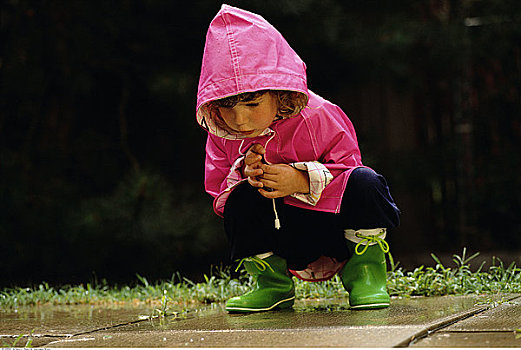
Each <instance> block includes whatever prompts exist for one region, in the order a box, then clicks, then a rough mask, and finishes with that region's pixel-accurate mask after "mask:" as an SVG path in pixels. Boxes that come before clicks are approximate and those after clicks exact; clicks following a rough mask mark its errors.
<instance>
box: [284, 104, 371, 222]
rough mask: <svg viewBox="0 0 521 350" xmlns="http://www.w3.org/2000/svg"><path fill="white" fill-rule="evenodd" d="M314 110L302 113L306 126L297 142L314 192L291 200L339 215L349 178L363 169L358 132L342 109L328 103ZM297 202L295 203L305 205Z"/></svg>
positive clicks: (299, 155)
mask: <svg viewBox="0 0 521 350" xmlns="http://www.w3.org/2000/svg"><path fill="white" fill-rule="evenodd" d="M312 107H313V108H309V109H307V110H305V111H303V112H302V115H303V119H304V123H301V124H300V125H299V127H298V130H296V133H295V134H296V135H298V136H296V137H294V139H293V142H294V144H295V148H296V149H297V158H298V159H301V161H302V162H304V163H305V164H304V165H303V166H301V167H302V168H303V167H304V166H305V167H306V168H307V169H306V170H307V172H308V174H309V175H310V193H309V195H307V196H306V195H293V196H291V198H292V199H293V200H296V201H298V202H300V203H302V204H303V205H304V206H303V207H305V206H306V205H309V206H311V207H317V208H320V209H321V210H322V209H323V208H327V210H331V211H335V212H337V211H338V210H339V206H340V203H341V198H342V196H343V193H344V190H345V188H346V185H347V180H348V179H349V175H350V174H351V172H352V170H354V169H355V168H357V167H361V166H362V167H363V164H362V160H361V155H360V150H359V147H358V142H357V138H356V132H355V130H354V127H353V125H352V123H351V121H350V120H349V118H348V117H347V115H345V113H344V112H343V111H342V110H341V109H340V108H339V107H338V106H336V105H334V104H331V103H327V102H324V103H321V104H316V105H314V106H312ZM310 165H311V166H310ZM302 170H303V169H302ZM315 175H319V176H315ZM293 200H292V201H291V204H295V205H297V206H301V205H298V204H297V203H296V202H294V201H293Z"/></svg>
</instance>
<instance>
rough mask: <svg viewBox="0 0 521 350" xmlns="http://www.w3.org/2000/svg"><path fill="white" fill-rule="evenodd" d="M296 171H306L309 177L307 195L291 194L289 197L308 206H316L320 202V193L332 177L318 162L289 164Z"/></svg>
mask: <svg viewBox="0 0 521 350" xmlns="http://www.w3.org/2000/svg"><path fill="white" fill-rule="evenodd" d="M289 165H291V166H292V167H294V168H295V169H297V170H302V171H307V173H308V176H309V193H306V194H304V193H293V194H292V195H291V196H292V197H294V198H297V199H299V200H301V201H302V202H304V203H307V204H309V205H313V206H314V205H316V204H317V203H318V201H319V200H320V196H321V195H322V191H324V189H325V188H326V186H327V185H329V183H330V182H331V181H332V180H333V175H331V172H330V171H329V169H328V168H326V166H325V165H324V164H322V163H320V162H317V161H312V162H298V163H290V164H289Z"/></svg>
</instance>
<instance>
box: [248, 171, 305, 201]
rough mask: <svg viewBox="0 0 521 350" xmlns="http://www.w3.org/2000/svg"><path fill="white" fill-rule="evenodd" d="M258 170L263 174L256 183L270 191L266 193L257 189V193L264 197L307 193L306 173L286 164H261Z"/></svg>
mask: <svg viewBox="0 0 521 350" xmlns="http://www.w3.org/2000/svg"><path fill="white" fill-rule="evenodd" d="M260 168H261V170H262V172H263V174H262V176H259V177H258V181H259V182H260V183H261V184H262V187H267V188H271V189H272V191H266V190H265V189H264V188H259V193H260V194H261V195H263V196H264V197H266V198H279V197H285V196H289V195H291V194H293V193H309V176H308V174H307V172H304V171H300V170H297V169H295V168H293V167H292V166H290V165H287V164H272V165H267V164H261V166H260ZM255 187H259V186H255Z"/></svg>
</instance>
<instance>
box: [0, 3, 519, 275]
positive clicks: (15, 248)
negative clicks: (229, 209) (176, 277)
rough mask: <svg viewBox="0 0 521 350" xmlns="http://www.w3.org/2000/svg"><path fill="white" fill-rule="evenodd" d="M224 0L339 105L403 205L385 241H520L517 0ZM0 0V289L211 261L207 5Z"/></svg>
mask: <svg viewBox="0 0 521 350" xmlns="http://www.w3.org/2000/svg"><path fill="white" fill-rule="evenodd" d="M228 3H229V4H230V5H234V6H239V7H242V8H245V9H247V10H251V11H253V12H256V13H259V14H261V15H263V16H264V17H265V18H266V19H268V20H269V21H270V22H271V23H272V24H274V25H275V26H276V27H277V28H278V29H279V30H280V31H281V32H282V34H283V35H284V36H285V37H286V38H287V40H288V42H289V43H290V45H292V46H293V47H294V48H295V50H296V51H297V52H298V53H299V55H300V56H301V57H302V58H303V59H304V61H305V62H306V64H307V66H308V78H309V86H310V88H311V89H312V90H314V91H315V92H317V93H319V94H320V95H323V96H324V97H326V98H328V99H330V100H332V101H333V102H335V103H337V104H339V105H340V106H341V107H342V108H343V109H344V110H345V111H346V112H347V113H348V115H349V116H350V117H351V119H352V120H353V122H354V124H355V127H356V128H357V132H358V137H359V142H360V145H361V148H362V152H363V154H364V162H365V163H366V164H367V165H370V166H372V167H374V168H375V169H376V170H378V171H380V172H381V173H383V174H384V175H385V176H386V177H387V179H388V180H389V183H390V186H391V190H392V193H393V195H394V197H395V199H396V200H397V202H398V205H399V206H400V207H401V209H402V212H403V216H402V227H401V228H400V230H399V231H398V232H396V233H397V234H396V235H390V238H389V239H390V241H391V243H395V244H393V249H394V251H395V252H397V253H398V255H399V253H400V252H404V253H406V252H415V251H417V250H424V249H425V248H426V247H429V249H430V250H433V249H435V250H437V251H440V250H447V251H452V250H453V249H454V248H455V247H454V245H456V246H460V247H462V246H472V247H473V249H479V250H481V251H486V250H488V249H519V248H520V247H521V234H520V233H521V219H520V217H519V215H518V213H519V212H520V210H521V175H520V174H521V153H520V152H519V149H521V47H520V43H521V25H520V21H521V5H520V3H519V1H517V0H400V1H386V0H380V1H376V0H374V1H359V0H351V1H341V0H320V1H319V0H298V1H295V0H280V1H271V0H270V1H266V0H241V1H238V0H234V1H229V2H228ZM1 6H2V12H1V24H0V28H1V36H0V235H1V237H2V248H3V249H2V251H3V259H1V260H0V271H2V273H1V275H0V284H4V283H11V282H17V281H26V280H35V279H36V280H41V279H46V280H48V281H51V282H52V281H53V280H55V281H66V282H74V281H82V280H85V279H88V278H91V276H92V274H93V273H95V274H99V275H100V277H108V278H114V279H129V278H130V279H132V278H133V277H134V273H136V272H139V273H141V274H142V275H147V276H150V277H152V278H155V277H156V276H157V277H158V278H159V277H162V278H165V277H169V276H170V275H171V274H172V273H173V272H175V271H176V270H182V271H183V274H185V275H186V274H187V273H188V274H189V272H187V271H193V272H194V273H195V272H196V271H198V270H197V269H199V271H200V270H204V269H206V267H207V266H208V264H209V263H210V262H218V261H220V260H223V259H224V260H226V259H225V258H223V256H226V255H227V253H226V247H225V245H226V243H225V236H224V233H223V231H222V227H221V222H220V220H219V218H217V217H216V216H215V215H214V214H212V208H211V199H210V198H209V196H207V195H206V194H205V193H204V189H203V185H202V181H203V159H204V142H205V138H206V135H205V133H204V131H202V130H201V128H199V127H198V126H197V124H196V123H195V118H194V108H195V96H196V91H197V82H198V76H199V69H200V63H201V55H202V51H203V47H204V39H205V34H206V30H207V28H208V24H209V23H210V21H211V19H212V18H213V16H214V15H215V13H216V12H217V11H218V9H219V8H220V6H221V1H210V0H205V1H194V2H182V3H181V2H179V1H168V2H167V1H158V0H115V1H82V0H71V1H60V0H44V1H41V0H6V1H3V2H2V4H1ZM404 240H407V241H408V242H409V243H410V244H408V245H407V246H404V245H400V244H399V242H402V241H404ZM401 260H402V261H403V259H401Z"/></svg>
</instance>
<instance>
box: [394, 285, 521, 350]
mask: <svg viewBox="0 0 521 350" xmlns="http://www.w3.org/2000/svg"><path fill="white" fill-rule="evenodd" d="M517 298H519V296H518V295H517V296H512V297H510V298H507V300H506V301H504V302H505V303H508V302H510V301H512V300H514V299H517ZM495 307H497V304H496V303H489V304H480V305H476V306H475V307H474V308H472V309H470V310H468V311H465V312H462V313H459V314H456V315H452V316H449V317H447V318H444V319H441V320H439V321H437V322H434V323H432V324H430V325H428V326H427V327H426V328H424V329H422V330H421V331H419V332H417V333H416V334H414V335H413V336H412V337H410V338H409V339H406V340H404V341H402V342H401V343H399V344H397V345H396V346H394V347H396V348H406V347H409V346H411V345H413V344H415V343H417V342H418V341H420V340H422V339H424V338H427V337H429V336H431V335H432V334H434V333H436V332H439V331H441V330H442V329H445V328H447V327H449V326H451V325H453V324H455V323H458V322H461V321H463V320H465V319H467V318H470V317H473V316H476V315H478V314H480V313H482V312H485V311H488V310H490V309H493V308H495Z"/></svg>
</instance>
